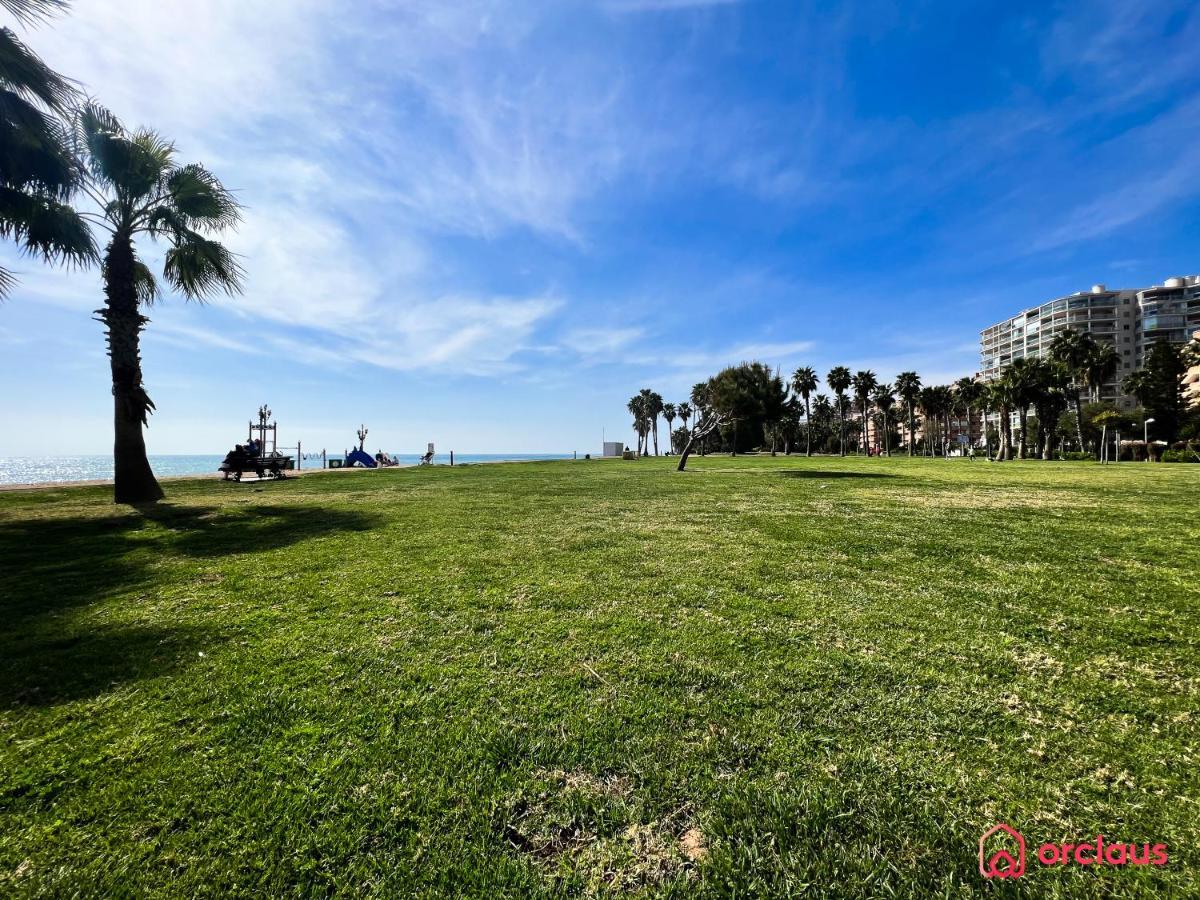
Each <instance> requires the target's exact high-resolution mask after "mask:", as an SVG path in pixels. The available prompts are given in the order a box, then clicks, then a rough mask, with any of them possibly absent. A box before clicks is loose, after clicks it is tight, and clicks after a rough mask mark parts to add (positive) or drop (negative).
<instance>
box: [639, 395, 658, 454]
mask: <svg viewBox="0 0 1200 900" xmlns="http://www.w3.org/2000/svg"><path fill="white" fill-rule="evenodd" d="M642 393H643V394H645V395H646V415H648V416H649V417H650V430H651V431H652V432H653V434H654V455H655V456H658V417H659V416H660V415H662V411H663V398H662V394H660V393H658V391H652V390H650V389H649V388H643V389H642ZM647 449H649V448H647Z"/></svg>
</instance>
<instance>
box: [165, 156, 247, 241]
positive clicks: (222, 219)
mask: <svg viewBox="0 0 1200 900" xmlns="http://www.w3.org/2000/svg"><path fill="white" fill-rule="evenodd" d="M165 193H166V194H167V195H168V196H169V197H170V200H171V205H172V206H173V208H174V210H175V211H176V212H177V213H178V214H179V215H180V216H181V217H183V219H184V220H185V222H186V223H187V225H188V226H189V227H191V228H202V229H204V230H212V231H221V230H223V229H225V228H228V227H230V226H231V225H236V224H237V223H238V222H239V221H240V220H241V217H242V215H241V205H240V204H239V203H238V202H237V200H236V199H234V196H233V194H232V193H230V192H229V191H228V190H227V189H226V188H225V186H224V185H223V184H221V182H220V181H219V180H218V179H217V176H216V175H214V174H213V173H212V172H210V171H208V169H206V168H204V166H202V165H200V164H199V163H191V164H189V165H186V166H182V167H180V168H178V169H175V170H173V171H172V172H171V173H170V174H169V175H168V176H167V178H166V181H165Z"/></svg>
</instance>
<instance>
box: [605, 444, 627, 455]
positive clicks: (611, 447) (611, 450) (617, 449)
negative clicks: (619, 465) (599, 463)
mask: <svg viewBox="0 0 1200 900" xmlns="http://www.w3.org/2000/svg"><path fill="white" fill-rule="evenodd" d="M624 451H625V445H624V444H623V443H622V442H621V441H605V442H604V455H605V456H620V455H621V454H622V453H623V452H624Z"/></svg>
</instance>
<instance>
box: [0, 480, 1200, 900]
mask: <svg viewBox="0 0 1200 900" xmlns="http://www.w3.org/2000/svg"><path fill="white" fill-rule="evenodd" d="M1197 468H1198V467H1186V466H1150V465H1135V464H1129V465H1117V466H1110V467H1100V466H1097V465H1089V464H1086V463H1078V464H1076V463H1056V464H1041V463H1036V462H1028V463H1006V464H1003V465H989V464H988V463H986V462H983V461H967V460H961V461H959V460H952V461H931V460H920V459H918V460H912V461H910V460H907V459H892V460H874V459H873V460H867V459H853V458H851V459H847V460H840V459H836V458H834V459H830V458H820V459H816V458H814V459H811V460H806V459H803V458H798V457H790V458H785V457H778V458H774V459H771V458H744V457H742V458H734V459H731V458H729V457H708V458H706V459H694V462H693V463H692V464H691V466H690V467H689V471H688V472H687V473H684V474H677V473H675V472H674V471H672V469H673V463H672V462H670V461H669V460H641V461H637V462H609V461H603V462H602V461H592V462H582V461H580V462H547V463H522V464H518V465H491V466H464V467H456V468H454V469H447V468H421V469H405V470H390V471H379V472H372V473H365V474H364V473H359V474H357V475H353V476H349V475H339V474H329V475H320V476H313V477H306V478H303V479H299V480H295V481H289V482H283V483H278V484H268V485H262V486H251V485H235V484H223V483H219V482H213V481H194V482H181V483H178V484H173V485H172V486H171V496H170V502H169V503H167V504H163V505H161V506H160V507H158V508H156V509H153V510H147V511H144V512H142V511H130V510H128V509H124V508H115V507H113V506H112V505H111V504H110V503H109V502H108V492H107V490H106V489H97V488H75V489H69V490H47V491H34V492H11V493H5V494H0V558H2V559H3V561H4V565H3V569H2V570H0V622H3V623H4V624H3V627H2V629H0V772H3V773H4V774H3V778H2V779H0V894H5V895H9V894H13V895H35V896H36V895H42V896H61V895H74V894H80V895H97V894H108V895H112V894H131V893H132V894H150V895H161V896H179V895H213V896H227V895H248V894H264V893H265V894H270V895H279V896H311V895H314V894H325V893H346V894H350V893H354V894H356V895H377V896H400V895H414V894H435V895H436V894H441V895H454V896H462V895H478V896H489V897H503V896H512V897H517V896H522V897H524V896H563V895H587V894H624V893H637V894H640V895H645V896H683V895H687V896H697V895H698V896H704V895H711V896H717V895H729V894H736V895H739V896H771V895H776V896H793V895H796V894H802V893H804V892H806V891H807V892H813V893H823V894H827V895H838V894H843V895H847V896H857V895H863V894H866V895H872V896H893V895H894V896H913V897H925V896H931V895H938V896H967V895H971V894H974V893H977V892H981V891H989V892H991V891H996V889H999V890H998V891H996V892H999V893H1004V892H1006V891H1008V892H1012V893H1030V894H1031V895H1032V894H1037V895H1039V896H1061V897H1069V896H1080V897H1082V896H1094V895H1096V894H1104V895H1113V896H1137V895H1145V896H1151V895H1160V896H1163V895H1168V894H1172V895H1178V896H1183V895H1187V894H1195V893H1197V892H1200V878H1198V877H1197V875H1196V868H1195V866H1196V858H1195V854H1196V849H1195V848H1196V847H1197V846H1200V809H1198V803H1200V777H1198V776H1197V772H1198V771H1200V767H1198V762H1200V760H1198V759H1197V752H1198V744H1200V729H1198V727H1197V712H1196V710H1197V709H1200V702H1198V701H1200V696H1198V695H1200V675H1198V673H1200V665H1198V664H1200V622H1198V619H1197V614H1198V611H1200V588H1198V587H1197V585H1198V582H1200V579H1198V578H1197V575H1196V573H1197V572H1198V571H1200V540H1198V538H1200V528H1198V526H1197V519H1196V508H1195V503H1196V500H1195V498H1196V497H1197V496H1198V492H1200V471H1195V470H1196V469H1197ZM996 821H1006V822H1008V823H1010V824H1012V825H1013V826H1014V827H1016V828H1018V829H1019V830H1021V831H1022V832H1023V833H1024V834H1025V835H1026V837H1027V838H1029V840H1030V841H1031V842H1032V843H1035V844H1036V843H1041V842H1043V841H1052V840H1053V841H1072V840H1075V839H1082V840H1086V839H1088V838H1091V837H1094V836H1095V835H1096V834H1097V833H1101V834H1104V835H1105V836H1106V838H1110V839H1111V840H1113V841H1117V840H1123V841H1127V842H1137V843H1141V842H1143V841H1149V842H1152V843H1154V842H1162V843H1165V844H1167V845H1168V847H1169V851H1170V856H1171V861H1170V863H1169V864H1168V865H1167V866H1166V867H1163V868H1156V867H1150V866H1146V867H1140V866H1139V867H1132V866H1127V867H1123V868H1119V867H1108V868H1104V869H1100V868H1098V867H1091V868H1084V867H1071V868H1061V867H1060V868H1057V869H1048V868H1041V867H1039V866H1037V865H1036V863H1034V864H1033V865H1032V866H1031V868H1030V871H1029V873H1028V874H1027V875H1026V876H1025V877H1024V878H1023V879H1021V880H1020V881H1019V882H1018V883H1016V884H1015V885H1004V886H1001V885H998V884H996V885H991V884H987V883H985V882H984V881H983V879H981V878H980V876H979V874H978V872H977V869H976V865H977V863H976V857H975V854H976V850H977V840H978V837H979V835H980V833H981V832H982V831H983V830H984V829H985V828H986V827H988V826H990V825H992V824H994V823H995V822H996Z"/></svg>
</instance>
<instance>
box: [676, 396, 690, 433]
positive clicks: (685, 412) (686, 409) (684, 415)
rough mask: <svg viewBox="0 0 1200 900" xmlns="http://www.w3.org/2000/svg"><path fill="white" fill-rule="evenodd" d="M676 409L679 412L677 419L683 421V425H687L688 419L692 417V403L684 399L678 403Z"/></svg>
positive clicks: (685, 426)
mask: <svg viewBox="0 0 1200 900" xmlns="http://www.w3.org/2000/svg"><path fill="white" fill-rule="evenodd" d="M676 411H677V412H678V413H679V421H680V422H682V423H683V427H684V428H687V427H688V419H690V418H691V417H692V405H691V404H690V403H688V402H687V401H686V400H684V401H683V402H682V403H680V404H679V406H678V408H677V409H676Z"/></svg>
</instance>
